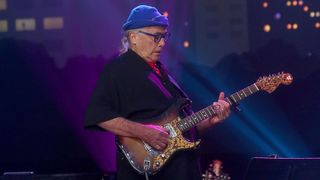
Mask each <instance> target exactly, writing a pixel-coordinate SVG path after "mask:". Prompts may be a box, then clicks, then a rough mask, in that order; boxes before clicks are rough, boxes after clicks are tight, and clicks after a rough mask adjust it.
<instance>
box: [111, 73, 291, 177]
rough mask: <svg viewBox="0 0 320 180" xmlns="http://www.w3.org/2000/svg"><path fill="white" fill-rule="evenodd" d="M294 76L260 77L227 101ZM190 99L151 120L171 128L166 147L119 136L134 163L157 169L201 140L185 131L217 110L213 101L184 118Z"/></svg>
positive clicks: (147, 170)
mask: <svg viewBox="0 0 320 180" xmlns="http://www.w3.org/2000/svg"><path fill="white" fill-rule="evenodd" d="M292 80H293V77H292V76H291V74H289V73H278V74H277V75H269V76H264V77H261V78H259V79H258V80H257V81H256V82H255V83H253V84H252V85H250V86H247V87H246V88H244V89H242V90H240V91H238V92H236V93H233V94H231V95H230V96H229V97H225V101H226V102H228V103H229V104H230V106H232V105H237V104H238V102H239V101H241V100H243V99H245V98H246V97H248V96H250V95H252V94H254V93H256V92H258V91H260V90H264V91H266V92H268V93H271V92H273V91H274V90H275V89H276V88H277V87H278V86H279V85H280V84H285V85H289V84H291V82H292ZM188 102H189V101H188V100H186V99H179V100H178V101H177V103H175V104H174V105H172V106H171V107H170V108H169V109H168V110H167V111H165V112H164V113H163V114H162V115H161V116H160V117H158V118H154V119H156V121H153V122H152V121H151V122H150V123H151V124H155V125H159V126H162V127H164V128H165V129H167V130H168V131H169V137H170V138H169V144H168V146H167V147H166V148H165V149H164V150H163V151H157V150H155V149H153V148H152V147H151V146H150V145H148V144H146V143H145V142H143V141H141V139H137V138H131V137H122V136H117V137H118V146H119V148H120V149H121V151H122V152H123V154H124V155H125V156H126V158H127V160H128V161H129V162H130V164H131V166H132V167H133V168H134V169H135V170H136V171H138V172H139V173H141V174H155V173H157V172H158V171H159V170H160V169H161V168H163V166H164V165H165V164H166V162H167V161H168V160H169V159H170V157H171V156H172V155H173V154H174V153H175V152H177V151H181V150H185V149H192V148H195V147H197V146H198V145H199V143H200V141H195V142H190V141H188V140H187V139H185V138H184V137H183V132H186V131H187V130H189V129H191V128H192V127H195V126H196V124H197V123H199V122H201V121H203V120H205V119H208V118H212V117H214V116H215V115H216V114H217V112H216V110H215V109H214V108H213V106H212V105H210V106H208V107H206V108H204V109H201V110H200V111H198V112H196V113H193V114H192V115H189V116H187V117H184V118H183V119H181V118H180V117H179V112H180V111H181V109H182V108H183V107H185V106H186V105H187V104H188Z"/></svg>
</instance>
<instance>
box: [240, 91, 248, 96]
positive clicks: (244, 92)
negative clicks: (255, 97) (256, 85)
mask: <svg viewBox="0 0 320 180" xmlns="http://www.w3.org/2000/svg"><path fill="white" fill-rule="evenodd" d="M241 91H242V93H243V94H244V97H247V94H246V91H245V90H244V89H242V90H241Z"/></svg>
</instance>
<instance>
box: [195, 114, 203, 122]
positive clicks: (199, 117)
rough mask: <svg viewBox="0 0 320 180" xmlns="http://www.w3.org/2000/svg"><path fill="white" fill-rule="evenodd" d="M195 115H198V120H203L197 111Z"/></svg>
mask: <svg viewBox="0 0 320 180" xmlns="http://www.w3.org/2000/svg"><path fill="white" fill-rule="evenodd" d="M195 115H196V116H197V117H198V119H197V122H200V121H201V120H202V118H201V116H200V114H199V113H198V112H197V113H195Z"/></svg>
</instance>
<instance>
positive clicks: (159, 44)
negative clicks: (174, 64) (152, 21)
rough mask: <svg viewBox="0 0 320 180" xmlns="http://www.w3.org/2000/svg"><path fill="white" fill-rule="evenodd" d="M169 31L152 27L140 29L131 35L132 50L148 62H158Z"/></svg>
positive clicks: (159, 27)
mask: <svg viewBox="0 0 320 180" xmlns="http://www.w3.org/2000/svg"><path fill="white" fill-rule="evenodd" d="M166 34H167V29H166V28H165V27H161V26H151V27H144V28H141V29H139V30H138V31H137V32H135V33H133V34H132V35H131V43H132V50H133V51H135V52H136V53H137V54H139V55H140V56H141V57H142V58H143V59H145V60H146V61H151V62H156V61H158V60H159V59H160V53H161V51H162V49H163V47H164V45H165V39H164V38H165V37H166Z"/></svg>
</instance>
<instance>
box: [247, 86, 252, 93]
mask: <svg viewBox="0 0 320 180" xmlns="http://www.w3.org/2000/svg"><path fill="white" fill-rule="evenodd" d="M247 89H248V90H249V91H250V94H253V92H252V91H251V89H250V86H249V87H248V88H247Z"/></svg>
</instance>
